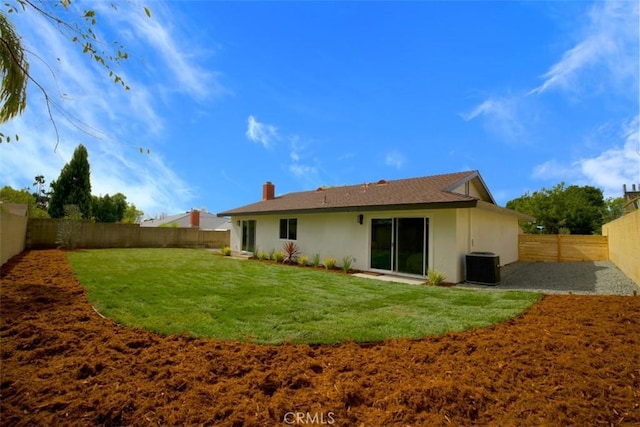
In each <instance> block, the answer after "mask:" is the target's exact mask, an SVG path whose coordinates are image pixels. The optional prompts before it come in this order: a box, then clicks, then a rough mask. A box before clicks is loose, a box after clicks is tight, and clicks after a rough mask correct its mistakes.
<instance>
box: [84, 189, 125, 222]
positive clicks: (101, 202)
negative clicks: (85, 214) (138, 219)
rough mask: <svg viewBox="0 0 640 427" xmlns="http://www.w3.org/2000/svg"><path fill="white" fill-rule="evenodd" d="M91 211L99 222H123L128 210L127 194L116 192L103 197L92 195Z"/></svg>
mask: <svg viewBox="0 0 640 427" xmlns="http://www.w3.org/2000/svg"><path fill="white" fill-rule="evenodd" d="M91 199H92V200H91V212H92V214H93V219H95V220H96V221H97V222H121V221H122V219H123V218H124V214H125V212H126V210H127V196H125V195H124V194H122V193H116V194H114V195H113V196H109V194H105V195H104V196H102V197H98V196H92V198H91Z"/></svg>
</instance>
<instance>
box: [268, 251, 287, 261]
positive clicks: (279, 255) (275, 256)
mask: <svg viewBox="0 0 640 427" xmlns="http://www.w3.org/2000/svg"><path fill="white" fill-rule="evenodd" d="M284 257H285V255H284V252H282V251H278V252H274V253H273V256H272V258H271V259H272V260H274V261H275V262H283V261H284Z"/></svg>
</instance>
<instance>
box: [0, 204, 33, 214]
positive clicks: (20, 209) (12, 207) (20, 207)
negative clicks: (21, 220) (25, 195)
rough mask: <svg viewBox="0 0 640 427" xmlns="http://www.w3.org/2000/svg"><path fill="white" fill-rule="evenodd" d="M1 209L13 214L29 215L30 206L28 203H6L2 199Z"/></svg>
mask: <svg viewBox="0 0 640 427" xmlns="http://www.w3.org/2000/svg"><path fill="white" fill-rule="evenodd" d="M0 210H3V211H5V212H8V213H10V214H13V215H18V216H27V212H28V210H29V206H27V204H26V203H5V202H2V201H0Z"/></svg>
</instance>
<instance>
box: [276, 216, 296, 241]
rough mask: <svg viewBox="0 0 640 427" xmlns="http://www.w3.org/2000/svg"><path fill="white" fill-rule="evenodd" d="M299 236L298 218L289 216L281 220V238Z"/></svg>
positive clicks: (291, 238)
mask: <svg viewBox="0 0 640 427" xmlns="http://www.w3.org/2000/svg"><path fill="white" fill-rule="evenodd" d="M297 237H298V219H297V218H289V219H281V220H280V238H281V239H289V240H296V239H297Z"/></svg>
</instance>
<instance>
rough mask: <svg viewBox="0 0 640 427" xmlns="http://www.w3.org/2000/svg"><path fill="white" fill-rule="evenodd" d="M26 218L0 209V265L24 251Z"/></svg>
mask: <svg viewBox="0 0 640 427" xmlns="http://www.w3.org/2000/svg"><path fill="white" fill-rule="evenodd" d="M26 234H27V217H26V216H20V215H14V214H12V213H9V212H6V211H3V210H2V209H0V265H3V264H4V263H5V262H7V261H8V260H9V259H10V258H11V257H12V256H14V255H17V254H19V253H20V252H22V251H23V250H24V246H25V237H26Z"/></svg>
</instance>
